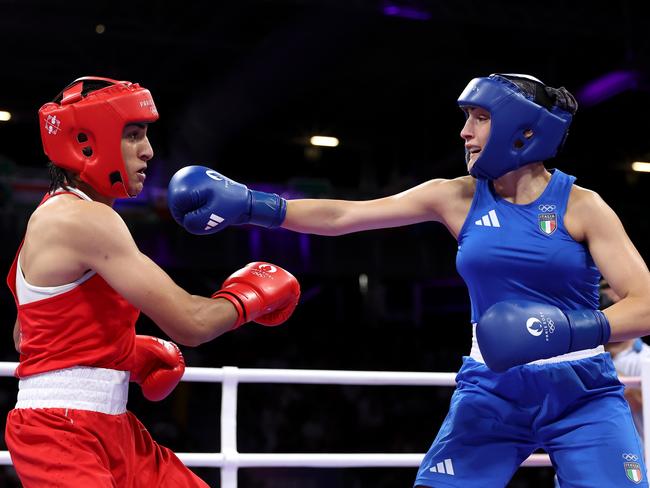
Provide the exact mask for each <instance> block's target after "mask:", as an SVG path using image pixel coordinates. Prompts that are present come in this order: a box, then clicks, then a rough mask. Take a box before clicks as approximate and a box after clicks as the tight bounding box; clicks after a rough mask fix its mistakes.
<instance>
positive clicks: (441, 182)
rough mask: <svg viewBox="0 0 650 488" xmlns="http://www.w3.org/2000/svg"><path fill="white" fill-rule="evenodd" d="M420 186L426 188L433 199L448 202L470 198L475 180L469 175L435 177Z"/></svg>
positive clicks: (473, 190) (474, 186)
mask: <svg viewBox="0 0 650 488" xmlns="http://www.w3.org/2000/svg"><path fill="white" fill-rule="evenodd" d="M422 186H424V187H425V188H426V189H427V190H428V193H429V194H430V195H431V196H432V197H433V200H434V201H437V202H441V203H447V204H448V203H452V202H460V201H463V200H467V199H469V200H471V199H472V197H473V196H474V192H475V190H476V180H475V179H474V178H472V177H471V176H461V177H459V178H452V179H442V178H437V179H434V180H429V181H427V182H426V183H424V184H423V185H422Z"/></svg>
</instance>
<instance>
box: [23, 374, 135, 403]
mask: <svg viewBox="0 0 650 488" xmlns="http://www.w3.org/2000/svg"><path fill="white" fill-rule="evenodd" d="M128 396H129V373H128V372H127V371H117V370H114V369H104V368H89V367H82V366H78V367H74V368H66V369H58V370H55V371H48V372H47V373H41V374H35V375H33V376H28V377H27V378H23V379H21V380H20V381H19V382H18V401H17V402H16V408H70V409H76V410H90V411H92V412H100V413H106V414H109V415H118V414H122V413H125V412H126V401H127V399H128Z"/></svg>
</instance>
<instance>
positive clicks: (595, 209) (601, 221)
mask: <svg viewBox="0 0 650 488" xmlns="http://www.w3.org/2000/svg"><path fill="white" fill-rule="evenodd" d="M570 203H573V204H574V205H572V206H570V207H569V209H570V210H573V211H574V213H573V215H571V214H568V215H569V216H570V218H572V217H575V221H576V222H578V227H577V228H578V233H579V234H582V236H580V235H578V236H577V237H578V238H580V237H584V240H585V242H586V243H587V245H588V247H589V252H590V253H591V256H592V257H593V258H594V261H595V263H596V265H597V266H598V269H599V270H600V272H601V273H602V275H603V277H604V278H605V279H606V280H607V281H608V282H609V284H610V286H611V287H612V289H613V290H614V291H615V292H616V293H617V294H618V295H619V296H620V297H621V300H620V301H619V302H617V303H615V304H614V305H612V306H611V307H608V308H607V309H606V310H605V315H606V316H607V319H608V320H609V323H610V325H611V328H612V335H611V339H610V340H611V341H612V342H618V341H622V340H625V339H631V338H634V337H640V336H644V335H648V334H650V272H648V267H647V266H646V263H645V262H644V260H643V258H642V257H641V255H640V254H639V251H637V249H636V247H635V246H634V244H633V243H632V241H631V240H630V238H629V237H628V235H627V233H626V232H625V229H624V228H623V224H622V223H621V221H620V219H619V218H618V216H617V215H616V213H615V212H614V211H613V210H612V209H611V208H610V207H609V206H608V205H607V204H606V203H605V202H604V201H603V199H602V198H601V197H600V196H599V195H598V194H597V193H595V192H592V191H589V190H585V189H581V188H576V189H575V190H574V192H572V200H571V201H570Z"/></svg>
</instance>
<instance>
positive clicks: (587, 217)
mask: <svg viewBox="0 0 650 488" xmlns="http://www.w3.org/2000/svg"><path fill="white" fill-rule="evenodd" d="M611 219H614V220H618V219H617V217H616V214H615V213H614V211H613V210H612V209H611V208H610V206H609V205H607V203H606V202H605V200H603V198H602V197H601V196H600V195H599V194H598V193H597V192H595V191H593V190H589V189H587V188H583V187H581V186H578V185H573V187H572V188H571V193H570V194H569V201H568V204H567V210H566V215H565V216H564V225H565V227H566V229H567V231H568V232H569V234H571V236H572V237H573V238H574V239H575V240H577V241H579V242H580V241H584V240H585V239H586V232H587V229H589V228H594V227H595V226H598V225H599V224H606V223H608V222H611Z"/></svg>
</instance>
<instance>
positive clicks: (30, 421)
mask: <svg viewBox="0 0 650 488" xmlns="http://www.w3.org/2000/svg"><path fill="white" fill-rule="evenodd" d="M5 440H6V442H7V447H8V448H9V453H10V454H11V459H12V461H13V463H14V466H15V468H16V471H17V472H18V476H19V477H20V481H21V482H22V483H23V487H24V488H42V487H44V486H47V487H60V488H68V487H69V488H79V487H80V486H83V487H89V488H90V487H92V488H140V487H142V488H145V487H146V488H152V487H170V488H171V487H174V488H177V487H190V488H194V487H197V488H199V487H200V488H209V487H208V485H207V484H206V483H205V482H204V481H202V480H201V479H200V478H199V477H198V476H196V475H195V474H194V473H192V471H190V470H189V469H188V468H187V467H186V466H185V465H184V464H183V463H182V462H181V461H180V459H178V458H177V457H176V455H175V454H174V453H173V452H172V451H171V450H169V449H167V448H166V447H163V446H160V445H158V444H157V443H156V442H155V441H154V440H153V439H152V438H151V436H150V435H149V432H148V431H147V429H145V428H144V426H143V425H142V424H141V423H140V421H139V420H138V419H137V418H136V417H135V415H133V414H132V413H130V412H126V413H123V414H120V415H107V414H104V413H98V412H91V411H87V410H72V409H68V410H66V409H64V408H38V409H14V410H12V411H10V412H9V415H8V416H7V426H6V430H5Z"/></svg>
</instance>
